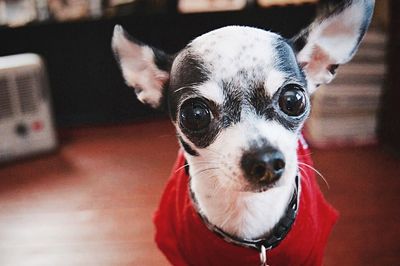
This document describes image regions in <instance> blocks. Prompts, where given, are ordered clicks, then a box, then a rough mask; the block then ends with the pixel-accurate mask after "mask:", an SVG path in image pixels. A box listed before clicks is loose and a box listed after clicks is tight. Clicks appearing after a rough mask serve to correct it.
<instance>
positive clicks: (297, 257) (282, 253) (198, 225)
mask: <svg viewBox="0 0 400 266" xmlns="http://www.w3.org/2000/svg"><path fill="white" fill-rule="evenodd" d="M297 153H298V155H299V159H300V160H301V161H302V162H304V163H307V164H310V165H311V164H312V162H311V157H310V155H309V151H308V149H307V148H306V147H305V145H303V144H302V143H300V142H299V147H298V150H297ZM184 163H185V158H184V156H183V153H182V151H180V152H179V155H178V159H177V161H176V163H175V167H174V168H173V170H172V175H171V177H170V179H169V181H168V183H167V186H166V189H165V191H164V193H163V196H162V198H161V202H160V205H159V208H158V210H157V211H156V213H155V216H154V224H155V226H156V236H155V239H156V242H157V244H158V247H159V248H160V249H161V250H162V251H163V252H164V254H165V256H166V257H167V258H168V260H169V261H170V262H171V263H172V264H173V265H230V266H232V265H240V266H243V265H260V259H259V253H258V252H257V251H256V250H253V249H250V248H245V247H240V246H236V245H234V244H231V243H228V242H226V241H225V240H223V239H222V238H220V237H218V236H217V235H216V234H215V233H213V232H212V231H210V230H209V229H208V228H207V227H206V226H205V225H204V224H203V222H202V220H201V219H200V217H199V215H198V214H197V213H196V211H195V208H194V206H193V203H192V200H191V198H190V196H189V179H188V176H187V175H186V173H185V170H184V169H183V167H182V166H183V165H184ZM178 168H181V169H182V170H179V171H178V172H176V169H178ZM301 174H302V175H301V194H300V206H299V210H298V214H297V217H296V220H295V222H294V225H293V226H292V229H291V230H290V232H289V234H288V235H287V236H286V238H285V239H284V240H283V241H282V242H281V243H280V244H279V245H278V246H277V247H275V248H273V249H272V250H270V251H268V252H267V262H268V264H269V265H271V266H276V265H277V266H278V265H279V266H284V265H291V266H293V265H321V264H322V259H323V255H324V249H325V245H326V243H327V240H328V237H329V234H330V232H331V230H332V227H333V225H334V224H335V222H336V220H337V217H338V213H337V211H336V210H334V209H333V208H332V207H331V206H330V205H329V204H328V203H327V202H326V201H325V199H324V197H323V195H322V194H321V191H320V190H319V187H318V185H317V183H316V180H315V175H314V172H313V171H311V170H310V169H309V168H304V172H302V173H301Z"/></svg>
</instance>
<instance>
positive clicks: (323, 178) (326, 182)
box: [298, 162, 330, 189]
mask: <svg viewBox="0 0 400 266" xmlns="http://www.w3.org/2000/svg"><path fill="white" fill-rule="evenodd" d="M298 163H299V165H303V166H305V167H308V168H309V169H311V170H313V171H314V172H315V173H316V174H317V175H319V176H320V177H321V178H322V180H323V181H324V182H325V184H326V187H327V188H328V189H330V186H329V183H328V181H327V180H326V178H325V177H324V176H323V175H322V174H321V172H320V171H318V170H317V169H315V168H314V167H312V166H311V165H309V164H307V163H303V162H298Z"/></svg>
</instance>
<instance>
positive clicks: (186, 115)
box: [180, 99, 211, 131]
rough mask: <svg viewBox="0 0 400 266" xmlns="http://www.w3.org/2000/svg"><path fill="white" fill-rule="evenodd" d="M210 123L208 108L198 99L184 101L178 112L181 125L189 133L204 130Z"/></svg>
mask: <svg viewBox="0 0 400 266" xmlns="http://www.w3.org/2000/svg"><path fill="white" fill-rule="evenodd" d="M210 122H211V113H210V109H209V108H208V106H207V105H206V104H205V103H204V102H203V101H201V100H199V99H190V100H188V101H186V102H185V103H184V104H183V105H182V107H181V111H180V123H181V125H182V126H183V127H184V128H186V129H188V130H190V131H201V130H203V129H206V128H207V127H208V126H209V124H210Z"/></svg>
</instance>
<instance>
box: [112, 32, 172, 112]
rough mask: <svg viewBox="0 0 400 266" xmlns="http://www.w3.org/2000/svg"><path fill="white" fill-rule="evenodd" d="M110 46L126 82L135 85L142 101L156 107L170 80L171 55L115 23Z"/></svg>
mask: <svg viewBox="0 0 400 266" xmlns="http://www.w3.org/2000/svg"><path fill="white" fill-rule="evenodd" d="M112 48H113V51H114V53H115V57H116V58H117V61H119V64H120V67H121V70H122V74H123V76H124V79H125V82H126V84H127V85H128V86H130V87H133V88H134V89H135V92H136V95H137V97H138V99H139V100H140V101H141V102H143V103H145V104H149V105H151V106H152V107H153V108H159V107H160V106H161V105H162V102H161V101H162V98H163V90H164V89H165V85H166V83H167V82H168V80H169V72H170V69H171V65H172V61H173V58H172V56H169V55H167V54H165V53H164V52H163V51H161V50H158V49H156V48H153V47H150V46H148V45H145V44H143V43H141V42H139V41H137V40H134V39H133V38H132V37H131V36H129V35H128V33H126V32H125V31H124V29H123V28H122V26H120V25H116V26H115V27H114V34H113V37H112Z"/></svg>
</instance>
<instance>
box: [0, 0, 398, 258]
mask: <svg viewBox="0 0 400 266" xmlns="http://www.w3.org/2000/svg"><path fill="white" fill-rule="evenodd" d="M316 3H317V0H196V1H194V0H0V265H155V264H157V265H168V264H167V262H166V260H165V259H164V257H163V255H162V254H161V253H160V252H159V251H158V250H157V248H156V246H155V244H154V242H153V233H154V231H153V226H152V222H151V219H152V213H153V211H154V209H155V208H156V206H157V203H158V200H159V198H160V196H161V192H162V189H163V186H164V184H165V182H166V180H167V177H168V175H169V172H170V169H171V167H172V164H173V162H174V158H175V156H176V152H177V150H178V145H177V142H176V138H175V133H174V130H173V127H172V125H171V124H170V122H169V121H168V118H167V116H166V115H165V114H163V113H161V112H158V111H154V110H152V109H150V108H148V107H146V106H144V105H142V104H140V102H139V101H138V100H137V99H136V96H135V94H134V92H133V90H132V89H131V88H128V87H127V86H126V85H125V84H124V81H123V79H122V75H121V73H120V70H119V68H118V66H117V64H116V62H115V60H114V57H113V54H112V51H111V45H110V43H111V35H112V30H113V27H114V25H115V24H121V25H122V26H123V27H124V28H125V29H126V30H127V31H128V32H129V33H130V34H131V35H132V36H134V37H135V38H137V39H139V40H141V41H143V42H144V43H147V44H150V45H153V46H155V47H158V48H160V49H162V50H165V51H166V52H169V53H175V52H177V51H179V50H180V49H182V48H183V47H184V46H185V45H186V44H187V43H188V42H189V41H190V40H192V39H193V38H195V37H196V36H198V35H201V34H203V33H205V32H208V31H210V30H213V29H216V28H219V27H222V26H226V25H247V26H255V27H258V28H264V29H268V30H271V31H274V32H277V33H280V34H281V35H283V36H284V37H288V38H289V37H291V36H293V35H294V34H295V33H296V32H298V31H299V30H300V29H302V28H304V27H305V26H306V25H308V24H309V23H310V22H311V21H312V20H313V19H314V17H315V6H316ZM399 12H400V2H399V1H394V0H377V1H376V9H375V13H374V17H373V22H372V25H371V27H370V30H369V31H368V33H367V35H366V37H365V39H364V41H363V42H362V44H361V46H360V49H359V51H358V53H357V54H356V56H355V57H354V59H353V60H352V61H351V62H350V63H349V64H347V65H345V66H342V67H340V68H339V69H338V74H337V77H336V79H335V80H334V81H333V82H332V84H330V85H327V86H324V87H323V88H321V89H319V90H318V92H317V93H316V94H315V95H314V97H313V110H312V114H311V117H310V119H309V121H308V123H307V124H306V126H305V129H304V134H305V136H306V138H307V140H308V142H309V143H310V144H311V146H312V149H313V159H314V161H315V167H316V168H317V169H318V170H319V171H320V172H321V173H322V175H323V177H324V178H325V179H327V182H328V184H329V186H327V185H326V184H325V182H324V181H322V180H323V179H322V178H319V181H320V186H321V189H322V190H323V192H324V194H325V196H326V198H327V199H328V200H329V201H330V202H331V203H332V204H333V205H334V206H335V207H336V208H337V209H338V210H339V211H340V213H341V217H340V220H339V222H338V224H337V225H336V227H335V229H334V232H333V234H332V236H331V239H330V241H329V244H328V248H327V252H326V258H325V265H338V264H341V265H378V264H379V265H399V263H400V245H399V244H398V239H400V230H399V229H398V225H399V224H400V213H399V211H396V210H398V204H399V203H400V194H399V193H398V191H399V189H400V174H399V172H400V160H399V155H400V140H399V138H400V119H399V110H398V108H397V107H398V99H400V67H399V64H398V61H399V59H400V52H399V51H400V50H399V48H400V18H399V16H398V15H397V14H398V13H399Z"/></svg>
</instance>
